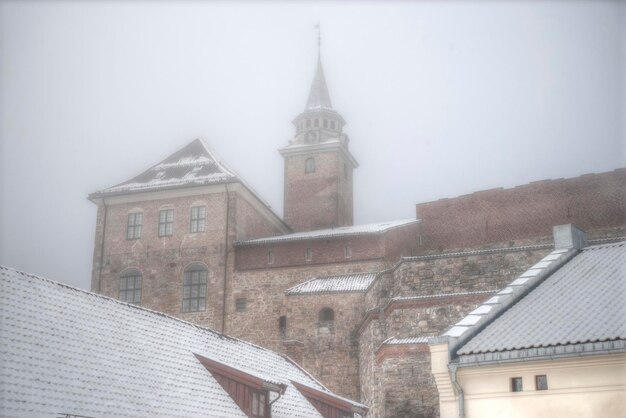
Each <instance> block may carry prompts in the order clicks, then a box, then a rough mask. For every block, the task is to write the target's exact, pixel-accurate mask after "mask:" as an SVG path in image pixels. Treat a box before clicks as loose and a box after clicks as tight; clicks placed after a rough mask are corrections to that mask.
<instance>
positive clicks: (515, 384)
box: [511, 377, 524, 392]
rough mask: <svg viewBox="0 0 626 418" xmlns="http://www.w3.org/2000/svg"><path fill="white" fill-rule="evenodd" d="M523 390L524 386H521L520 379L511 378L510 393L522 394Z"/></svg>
mask: <svg viewBox="0 0 626 418" xmlns="http://www.w3.org/2000/svg"><path fill="white" fill-rule="evenodd" d="M523 390H524V386H523V385H522V378H521V377H512V378H511V392H522V391H523Z"/></svg>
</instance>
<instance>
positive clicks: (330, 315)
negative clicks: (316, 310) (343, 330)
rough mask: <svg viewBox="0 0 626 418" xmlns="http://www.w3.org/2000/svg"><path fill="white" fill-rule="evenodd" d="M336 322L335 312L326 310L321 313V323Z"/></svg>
mask: <svg viewBox="0 0 626 418" xmlns="http://www.w3.org/2000/svg"><path fill="white" fill-rule="evenodd" d="M334 320H335V311H333V310H332V309H330V308H324V309H322V310H321V311H320V322H332V321H334Z"/></svg>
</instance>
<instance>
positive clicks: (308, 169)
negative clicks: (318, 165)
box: [304, 158, 315, 173]
mask: <svg viewBox="0 0 626 418" xmlns="http://www.w3.org/2000/svg"><path fill="white" fill-rule="evenodd" d="M304 172H305V173H314V172H315V158H307V159H306V160H305V161H304Z"/></svg>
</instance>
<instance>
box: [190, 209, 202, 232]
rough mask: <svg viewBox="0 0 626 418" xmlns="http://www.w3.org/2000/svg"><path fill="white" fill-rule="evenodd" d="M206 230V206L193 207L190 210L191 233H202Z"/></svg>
mask: <svg viewBox="0 0 626 418" xmlns="http://www.w3.org/2000/svg"><path fill="white" fill-rule="evenodd" d="M205 228H206V206H195V207H193V208H191V225H190V228H189V230H190V231H191V232H204V229H205Z"/></svg>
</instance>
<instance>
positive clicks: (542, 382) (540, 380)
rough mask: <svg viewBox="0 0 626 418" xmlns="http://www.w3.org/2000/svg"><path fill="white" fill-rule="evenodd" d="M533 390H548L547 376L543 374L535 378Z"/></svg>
mask: <svg viewBox="0 0 626 418" xmlns="http://www.w3.org/2000/svg"><path fill="white" fill-rule="evenodd" d="M535 389H537V390H548V376H546V375H545V374H540V375H537V376H535Z"/></svg>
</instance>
